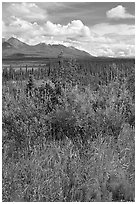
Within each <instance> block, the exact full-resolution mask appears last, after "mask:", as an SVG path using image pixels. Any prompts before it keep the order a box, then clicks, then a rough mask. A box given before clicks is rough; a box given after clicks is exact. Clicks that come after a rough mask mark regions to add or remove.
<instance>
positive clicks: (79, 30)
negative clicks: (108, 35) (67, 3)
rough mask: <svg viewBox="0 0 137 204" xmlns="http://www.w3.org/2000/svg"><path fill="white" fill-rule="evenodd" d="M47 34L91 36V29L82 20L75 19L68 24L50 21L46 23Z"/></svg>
mask: <svg viewBox="0 0 137 204" xmlns="http://www.w3.org/2000/svg"><path fill="white" fill-rule="evenodd" d="M44 29H45V34H50V35H54V36H58V35H62V36H63V35H65V36H82V37H84V36H90V35H91V33H90V29H89V28H88V27H87V26H85V25H84V24H83V23H82V22H81V21H80V20H73V21H71V22H70V23H68V24H67V25H61V24H53V23H52V22H50V21H47V23H46V24H45V25H44Z"/></svg>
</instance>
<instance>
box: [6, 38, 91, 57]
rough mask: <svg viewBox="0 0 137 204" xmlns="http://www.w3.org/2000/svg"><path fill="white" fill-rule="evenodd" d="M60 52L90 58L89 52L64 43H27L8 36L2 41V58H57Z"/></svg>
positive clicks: (67, 55)
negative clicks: (66, 45)
mask: <svg viewBox="0 0 137 204" xmlns="http://www.w3.org/2000/svg"><path fill="white" fill-rule="evenodd" d="M61 52H62V57H64V58H91V57H93V56H91V55H90V54H89V53H87V52H85V51H81V50H78V49H76V48H74V47H65V46H64V45H47V44H45V43H39V44H37V45H28V44H26V43H24V42H21V41H20V40H18V39H17V38H13V37H12V38H10V39H8V40H7V41H4V42H3V43H2V58H3V59H6V58H8V59H9V58H10V59H14V58H16V57H17V58H18V57H20V58H31V57H36V58H37V57H38V58H40V57H42V58H44V57H45V58H57V57H58V56H59V54H60V53H61Z"/></svg>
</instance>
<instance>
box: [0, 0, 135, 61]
mask: <svg viewBox="0 0 137 204" xmlns="http://www.w3.org/2000/svg"><path fill="white" fill-rule="evenodd" d="M2 37H3V38H5V39H8V38H10V37H15V38H18V39H19V40H21V41H23V42H25V43H28V44H30V45H35V44H38V43H46V44H62V45H65V46H73V47H75V48H77V49H80V50H84V51H87V52H89V53H90V54H91V55H94V56H109V57H134V56H135V3H133V2H3V3H2Z"/></svg>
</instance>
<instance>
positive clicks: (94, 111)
mask: <svg viewBox="0 0 137 204" xmlns="http://www.w3.org/2000/svg"><path fill="white" fill-rule="evenodd" d="M92 67H94V69H93V68H92ZM134 69H135V68H134V63H130V62H129V63H128V62H126V63H121V62H119V63H117V62H116V63H114V62H112V63H110V62H106V64H105V63H102V65H101V63H97V62H94V63H91V64H90V68H89V64H87V65H86V63H85V62H83V64H82V63H81V64H79V63H77V62H74V61H69V62H67V63H65V64H60V65H58V66H56V65H55V64H52V65H50V69H48V71H47V70H42V71H40V72H39V71H38V70H37V71H36V70H33V71H31V72H32V73H31V74H32V75H33V78H34V80H32V81H31V80H30V81H29V82H28V77H29V74H30V72H29V71H28V70H26V71H25V72H22V70H20V71H19V72H18V73H16V74H15V73H14V70H12V69H10V70H9V71H7V70H6V71H4V72H3V87H2V92H3V95H2V103H3V107H2V108H3V114H2V117H3V118H2V122H3V129H2V131H3V134H2V136H3V139H2V143H3V144H2V145H3V155H2V158H3V162H2V165H3V169H2V170H3V173H2V177H3V180H2V182H3V188H2V190H3V192H2V193H3V201H31V202H34V201H37V202H40V201H43V202H53V201H55V202H58V201H59V202H63V201H64V202H67V201H69V202H72V201H73V202H76V201H80V202H92V201H96V202H99V201H100V202H101V201H105V202H109V201H134V199H135V91H134V87H135V82H134V76H135V73H134V72H135V70H134ZM28 72H29V73H28ZM41 72H42V74H41ZM13 73H14V74H13ZM25 74H26V75H25ZM47 78H48V79H50V81H52V83H53V85H55V87H58V88H60V90H61V91H60V92H61V93H60V94H59V95H58V94H57V89H55V90H56V92H53V93H51V92H49V93H48V94H47V93H46V94H47V95H48V97H47V95H44V96H45V97H43V95H41V91H40V90H42V91H43V90H44V89H41V87H42V85H43V84H44V83H42V80H44V81H46V80H47ZM28 87H31V88H30V89H29V90H30V91H31V94H28V89H27V88H28ZM36 88H37V91H38V94H36V93H35V90H36ZM26 90H27V92H26ZM39 93H40V94H39ZM42 93H43V92H42Z"/></svg>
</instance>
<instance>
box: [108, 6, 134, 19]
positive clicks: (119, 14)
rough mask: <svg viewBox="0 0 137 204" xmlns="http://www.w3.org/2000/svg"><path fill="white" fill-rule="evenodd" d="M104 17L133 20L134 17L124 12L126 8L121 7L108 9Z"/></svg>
mask: <svg viewBox="0 0 137 204" xmlns="http://www.w3.org/2000/svg"><path fill="white" fill-rule="evenodd" d="M106 15H107V17H108V18H113V19H120V18H121V19H127V18H135V16H134V15H132V14H129V13H128V12H127V11H126V8H125V7H123V6H122V5H118V6H117V7H115V8H112V9H110V10H109V11H107V12H106Z"/></svg>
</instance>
